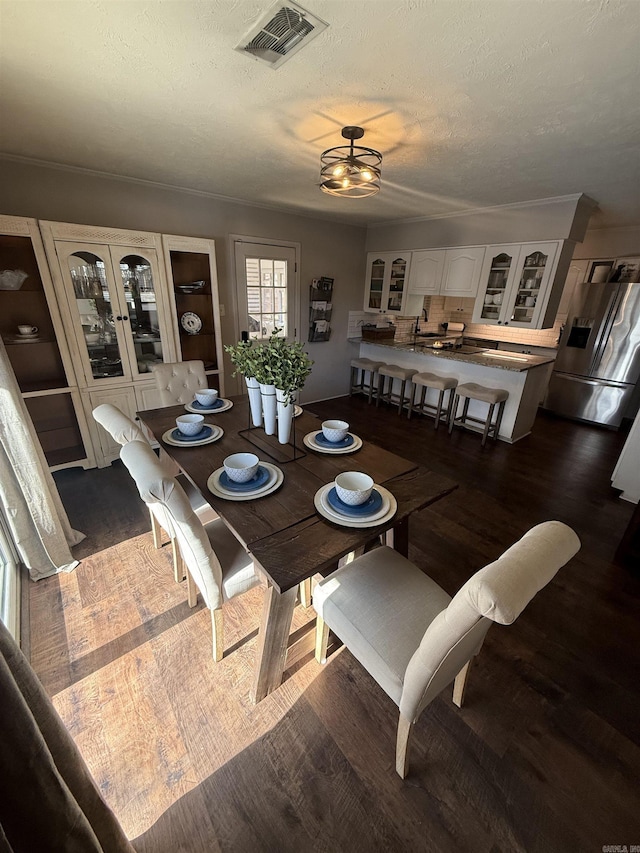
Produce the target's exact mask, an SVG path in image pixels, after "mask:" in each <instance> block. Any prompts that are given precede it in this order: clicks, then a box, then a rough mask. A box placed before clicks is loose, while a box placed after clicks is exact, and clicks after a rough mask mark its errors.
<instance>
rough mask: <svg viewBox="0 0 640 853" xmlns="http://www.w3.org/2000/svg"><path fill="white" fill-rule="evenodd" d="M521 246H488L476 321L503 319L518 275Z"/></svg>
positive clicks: (484, 321)
mask: <svg viewBox="0 0 640 853" xmlns="http://www.w3.org/2000/svg"><path fill="white" fill-rule="evenodd" d="M519 248H520V247H519V246H513V245H502V246H489V247H488V248H487V250H486V255H485V260H484V264H483V266H482V273H481V277H480V289H479V290H478V298H477V300H476V303H475V306H474V312H473V322H474V323H497V322H499V321H500V320H502V319H503V317H502V315H503V312H504V310H505V308H506V303H507V300H508V294H509V292H510V290H511V287H512V283H513V280H514V278H515V275H516V265H517V261H518V252H519Z"/></svg>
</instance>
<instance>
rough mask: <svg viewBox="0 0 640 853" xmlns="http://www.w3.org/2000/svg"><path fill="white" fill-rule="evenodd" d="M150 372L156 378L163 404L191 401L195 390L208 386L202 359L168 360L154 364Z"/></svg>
mask: <svg viewBox="0 0 640 853" xmlns="http://www.w3.org/2000/svg"><path fill="white" fill-rule="evenodd" d="M151 372H152V373H153V375H154V378H155V380H156V387H157V389H158V391H159V392H160V402H161V404H162V405H163V406H176V405H177V404H178V403H191V402H192V400H193V396H194V394H195V392H196V391H198V390H199V389H200V388H207V387H208V382H207V374H206V373H205V371H204V362H203V361H169V362H166V363H163V364H154V365H153V366H152V370H151Z"/></svg>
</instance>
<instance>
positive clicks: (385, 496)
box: [320, 483, 391, 521]
mask: <svg viewBox="0 0 640 853" xmlns="http://www.w3.org/2000/svg"><path fill="white" fill-rule="evenodd" d="M328 485H329V488H328V489H327V490H326V491H325V490H323V491H322V494H321V495H320V501H321V503H322V508H323V509H325V510H326V511H327V514H328V515H334V516H335V517H336V518H337V519H338V520H339V521H357V520H358V519H359V518H361V519H362V520H363V521H376V519H378V518H383V517H384V516H385V515H386V514H387V513H388V512H389V510H390V509H391V500H390V499H389V492H387V491H386V490H385V491H384V492H383V490H382V487H381V486H374V489H375V490H376V491H377V492H379V493H380V497H381V498H382V505H381V506H380V508H379V509H378V510H376V511H375V512H372V513H370V514H369V515H359V516H355V515H347V514H346V513H342V512H338V510H337V509H334V508H333V507H332V506H331V504H330V503H329V492H330V491H331V487H332V486H334V485H335V484H334V483H329V484H328Z"/></svg>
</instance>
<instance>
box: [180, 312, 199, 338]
mask: <svg viewBox="0 0 640 853" xmlns="http://www.w3.org/2000/svg"><path fill="white" fill-rule="evenodd" d="M180 325H181V326H182V328H183V329H184V330H185V332H187V333H188V334H190V335H197V334H198V332H199V331H200V329H201V328H202V320H201V319H200V317H198V315H197V314H194V313H193V311H185V313H184V314H183V315H182V317H180Z"/></svg>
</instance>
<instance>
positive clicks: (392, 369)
mask: <svg viewBox="0 0 640 853" xmlns="http://www.w3.org/2000/svg"><path fill="white" fill-rule="evenodd" d="M417 372H418V371H417V370H414V369H413V368H412V367H400V365H398V364H383V365H382V367H381V368H380V369H379V370H378V374H379V379H378V396H377V398H376V406H379V405H380V400H382V402H383V403H394V402H395V400H394V397H397V398H398V414H399V415H400V414H402V407H403V406H404V405H405V403H406V404H407V405H409V406H411V403H412V400H413V388H412V389H411V394H410V396H409V397H405V389H406V387H407V382H409V385H411V377H412V376H414V375H415V374H416V373H417ZM387 377H389V389H388V391H385V385H386V382H387ZM394 379H400V381H401V382H402V386H401V388H400V394H394V393H393V380H394Z"/></svg>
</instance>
